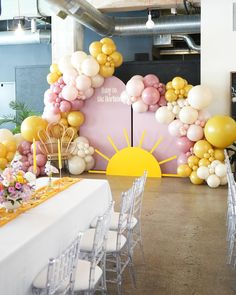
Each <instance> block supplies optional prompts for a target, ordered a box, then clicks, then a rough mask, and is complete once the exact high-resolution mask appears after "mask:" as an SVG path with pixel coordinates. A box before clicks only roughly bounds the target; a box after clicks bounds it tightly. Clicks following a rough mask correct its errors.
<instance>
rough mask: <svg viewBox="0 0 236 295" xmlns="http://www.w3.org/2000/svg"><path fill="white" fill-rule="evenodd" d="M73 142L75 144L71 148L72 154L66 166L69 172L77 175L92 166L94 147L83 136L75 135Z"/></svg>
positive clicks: (93, 162) (93, 163)
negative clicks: (73, 147)
mask: <svg viewBox="0 0 236 295" xmlns="http://www.w3.org/2000/svg"><path fill="white" fill-rule="evenodd" d="M73 143H74V144H76V147H75V149H73V152H72V154H73V156H72V157H71V158H70V159H69V160H68V167H69V172H70V173H71V174H73V175H78V174H81V173H83V172H84V171H88V170H90V169H92V168H93V167H94V165H95V160H94V158H93V154H94V148H93V147H92V146H90V144H89V141H88V139H87V138H86V137H83V136H79V137H77V138H76V139H75V140H74V142H73Z"/></svg>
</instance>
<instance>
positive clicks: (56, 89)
mask: <svg viewBox="0 0 236 295" xmlns="http://www.w3.org/2000/svg"><path fill="white" fill-rule="evenodd" d="M61 90H62V89H61V87H60V86H59V85H58V86H55V87H54V88H53V93H55V94H59V93H60V92H61Z"/></svg>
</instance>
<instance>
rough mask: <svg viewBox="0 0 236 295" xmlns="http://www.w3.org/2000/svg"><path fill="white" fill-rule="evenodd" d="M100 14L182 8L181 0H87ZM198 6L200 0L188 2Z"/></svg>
mask: <svg viewBox="0 0 236 295" xmlns="http://www.w3.org/2000/svg"><path fill="white" fill-rule="evenodd" d="M87 1H88V2H89V3H90V4H92V5H93V6H94V7H95V8H97V9H99V10H100V11H102V12H119V11H135V10H145V9H148V8H149V9H168V8H177V9H178V8H183V0H87ZM189 2H191V3H192V4H193V5H195V6H200V4H201V0H190V1H189Z"/></svg>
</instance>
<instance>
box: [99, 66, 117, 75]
mask: <svg viewBox="0 0 236 295" xmlns="http://www.w3.org/2000/svg"><path fill="white" fill-rule="evenodd" d="M114 72H115V68H114V67H107V66H105V65H101V66H100V71H99V74H100V75H101V76H103V77H104V78H108V77H111V76H112V75H113V74H114Z"/></svg>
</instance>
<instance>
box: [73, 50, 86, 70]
mask: <svg viewBox="0 0 236 295" xmlns="http://www.w3.org/2000/svg"><path fill="white" fill-rule="evenodd" d="M87 57H88V55H87V54H86V53H85V52H84V51H76V52H74V53H73V54H72V55H71V64H72V65H73V67H74V68H76V69H77V70H80V68H81V64H82V62H83V61H84V60H85V59H86V58H87Z"/></svg>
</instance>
